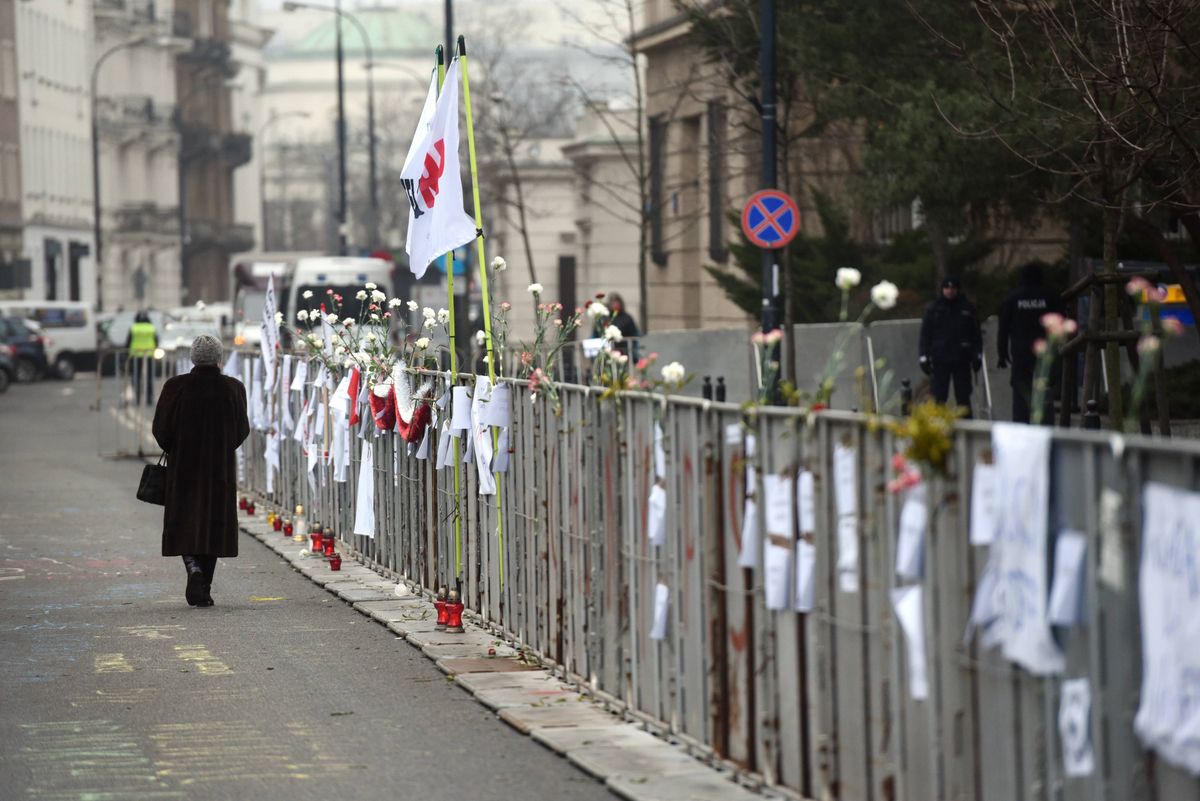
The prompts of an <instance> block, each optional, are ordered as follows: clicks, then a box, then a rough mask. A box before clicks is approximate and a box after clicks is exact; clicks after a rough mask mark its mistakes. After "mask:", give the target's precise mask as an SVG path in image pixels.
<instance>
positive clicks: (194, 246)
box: [184, 220, 254, 254]
mask: <svg viewBox="0 0 1200 801" xmlns="http://www.w3.org/2000/svg"><path fill="white" fill-rule="evenodd" d="M184 247H185V251H186V252H187V253H189V254H190V253H197V252H199V251H202V250H212V249H216V250H223V251H225V252H226V253H240V252H242V251H244V250H250V249H251V248H253V247H254V226H253V225H247V224H244V223H218V222H212V221H210V220H188V221H187V241H186V242H185V246H184Z"/></svg>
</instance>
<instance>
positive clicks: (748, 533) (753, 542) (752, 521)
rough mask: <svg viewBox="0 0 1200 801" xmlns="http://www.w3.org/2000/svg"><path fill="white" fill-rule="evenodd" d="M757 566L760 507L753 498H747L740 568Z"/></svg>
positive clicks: (739, 553)
mask: <svg viewBox="0 0 1200 801" xmlns="http://www.w3.org/2000/svg"><path fill="white" fill-rule="evenodd" d="M757 564H758V505H757V504H755V503H754V499H753V498H747V499H746V507H745V511H744V512H743V516H742V549H741V551H739V552H738V567H754V566H755V565H757Z"/></svg>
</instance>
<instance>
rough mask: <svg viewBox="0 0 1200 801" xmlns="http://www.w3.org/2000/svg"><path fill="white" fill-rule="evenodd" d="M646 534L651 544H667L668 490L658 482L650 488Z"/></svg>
mask: <svg viewBox="0 0 1200 801" xmlns="http://www.w3.org/2000/svg"><path fill="white" fill-rule="evenodd" d="M646 534H647V538H648V539H649V540H650V544H651V545H666V544H667V491H666V490H665V489H663V488H662V487H661V486H659V485H658V484H655V485H654V486H653V487H652V488H651V489H650V500H649V502H648V503H647V509H646Z"/></svg>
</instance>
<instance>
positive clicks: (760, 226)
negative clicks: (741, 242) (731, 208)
mask: <svg viewBox="0 0 1200 801" xmlns="http://www.w3.org/2000/svg"><path fill="white" fill-rule="evenodd" d="M742 231H743V232H744V233H745V234H746V238H747V239H749V240H750V242H751V243H753V244H755V245H757V246H758V247H760V248H766V249H767V250H778V249H779V248H782V247H785V246H787V244H788V243H789V242H791V241H792V240H793V239H795V238H796V234H797V233H799V231H800V209H799V208H798V207H797V206H796V201H794V200H792V199H791V197H789V196H788V195H787V194H786V193H784V192H780V191H779V190H778V189H763V190H761V191H759V192H755V193H754V194H753V195H751V196H750V199H749V200H747V201H746V205H745V206H744V207H743V208H742Z"/></svg>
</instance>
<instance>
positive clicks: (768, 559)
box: [763, 475, 795, 610]
mask: <svg viewBox="0 0 1200 801" xmlns="http://www.w3.org/2000/svg"><path fill="white" fill-rule="evenodd" d="M763 504H764V505H763V517H764V518H765V523H766V528H767V538H766V546H765V547H764V549H763V581H764V585H765V592H766V605H767V609H774V610H780V609H787V608H788V607H790V606H791V604H792V586H793V582H792V573H791V565H792V543H793V541H794V539H795V535H794V534H792V514H793V513H794V509H795V507H794V504H793V503H792V482H791V481H790V480H789V479H788V478H785V477H783V476H776V475H766V476H763Z"/></svg>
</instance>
